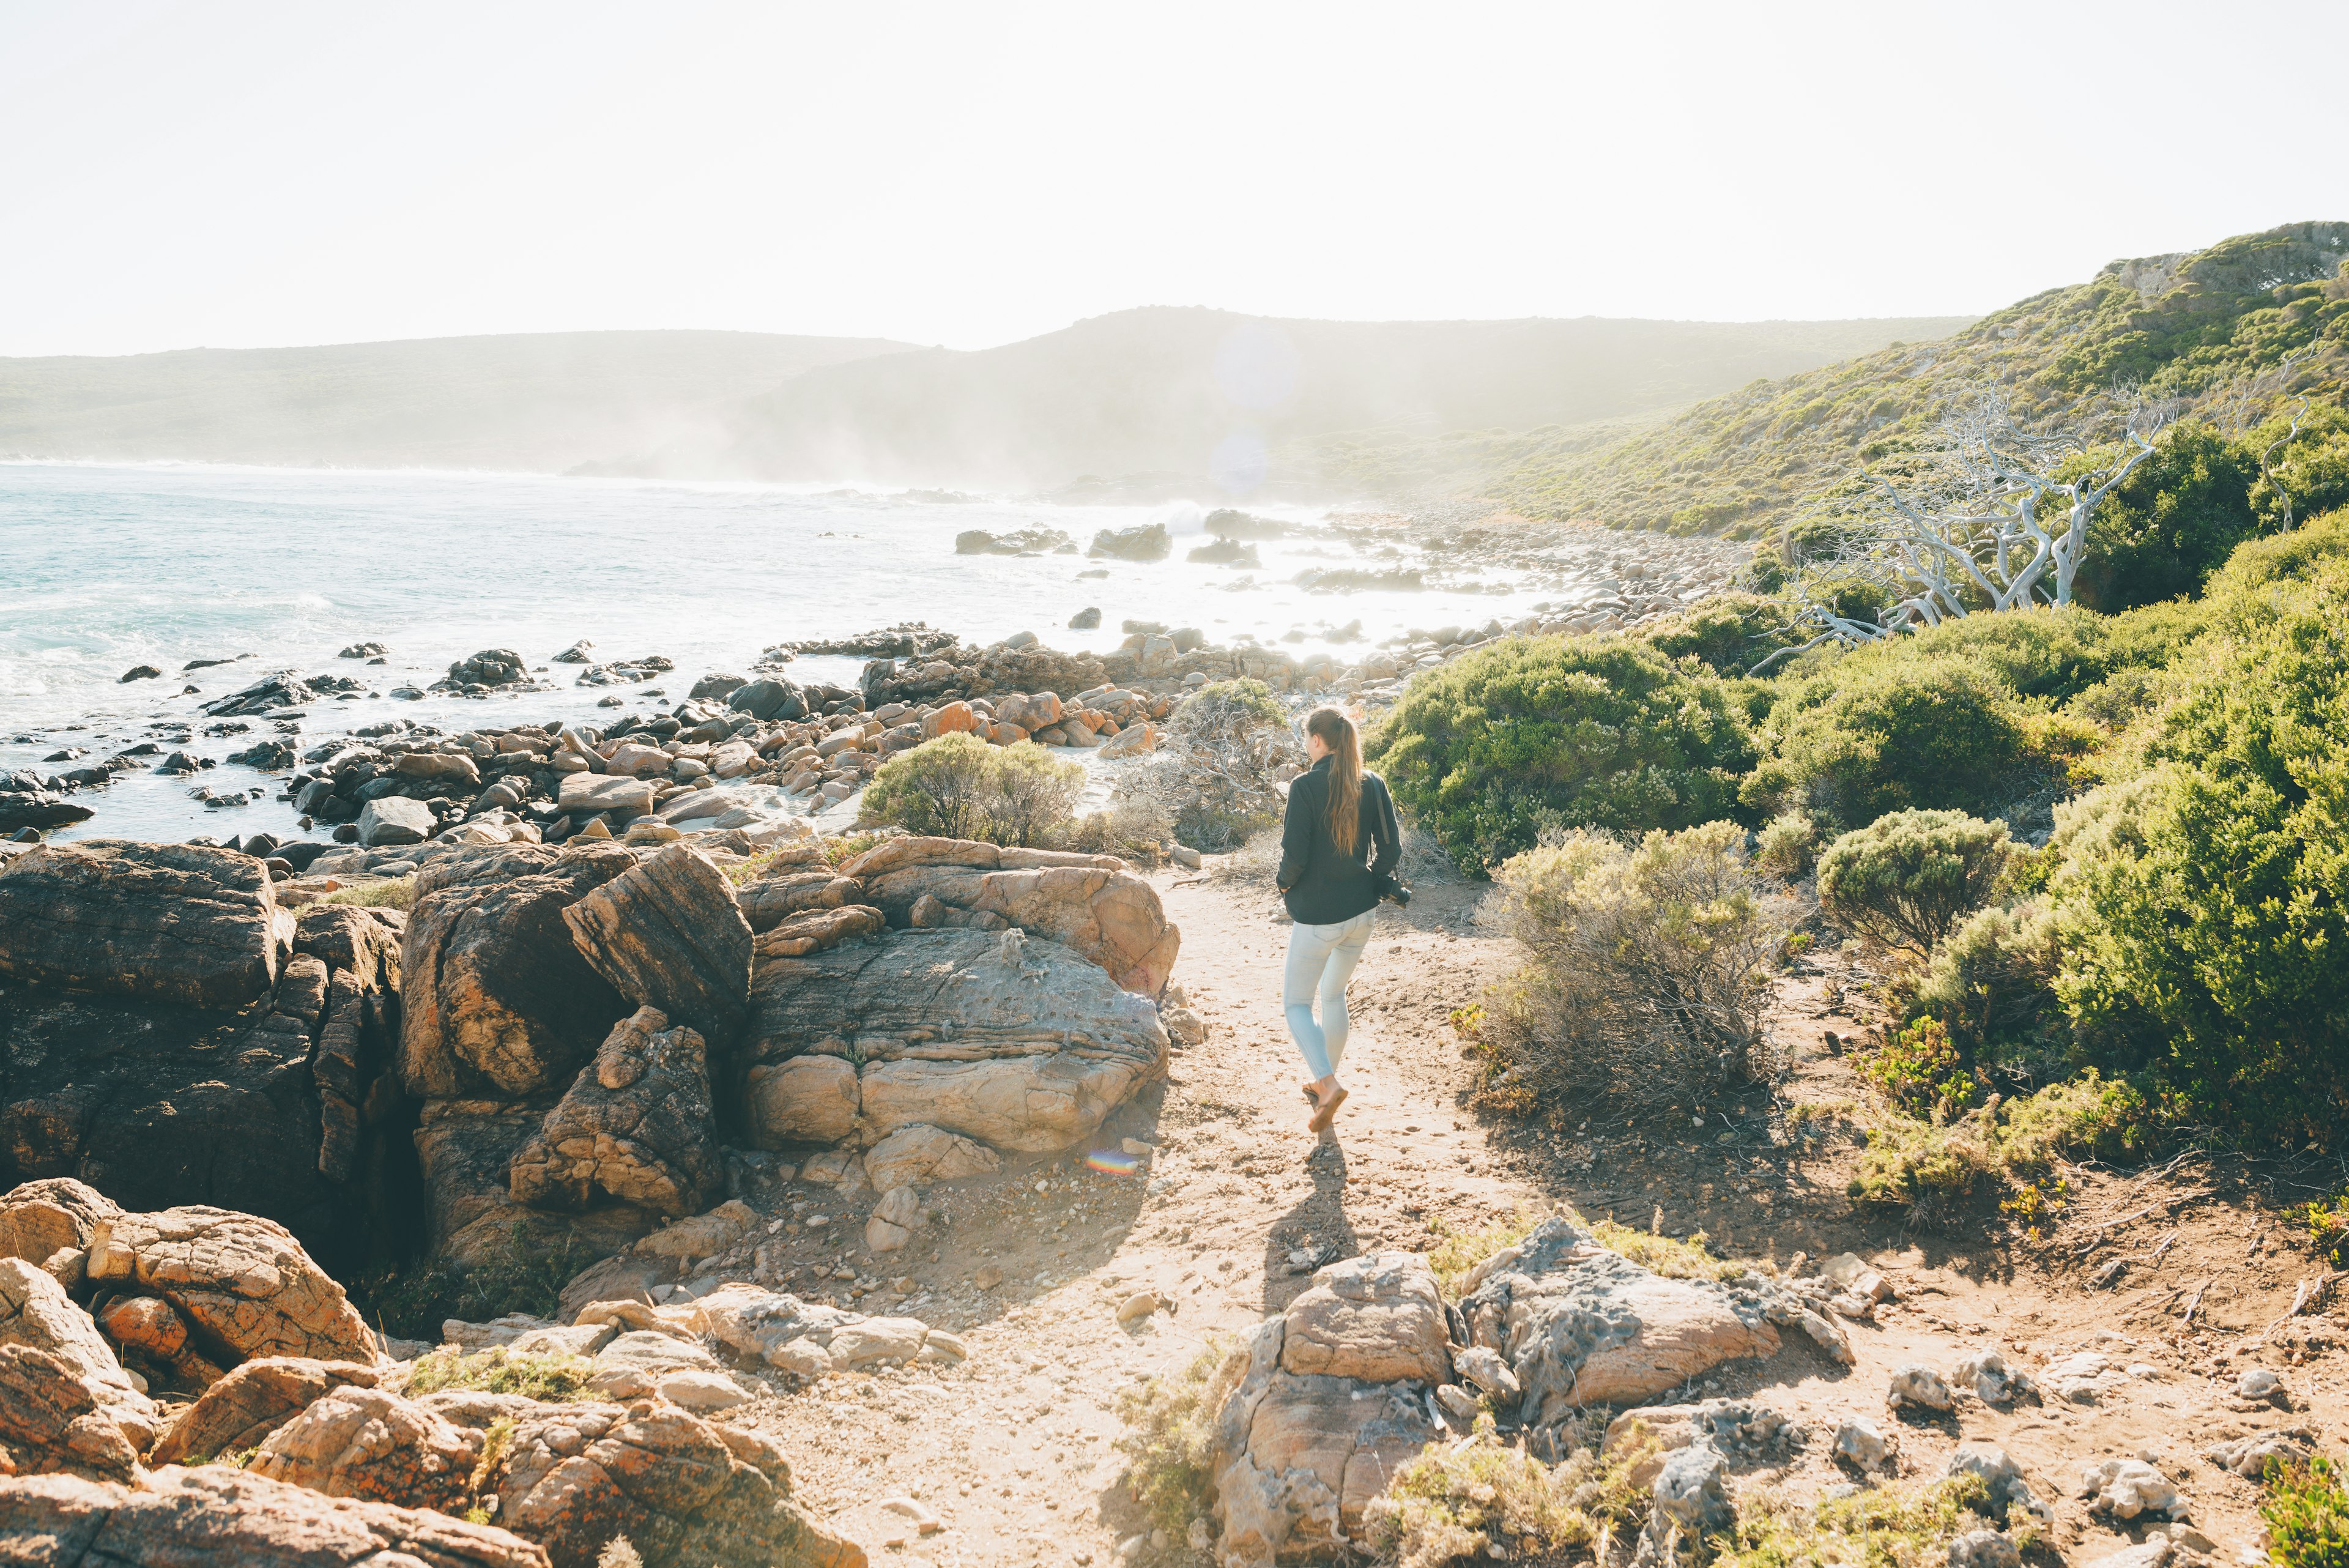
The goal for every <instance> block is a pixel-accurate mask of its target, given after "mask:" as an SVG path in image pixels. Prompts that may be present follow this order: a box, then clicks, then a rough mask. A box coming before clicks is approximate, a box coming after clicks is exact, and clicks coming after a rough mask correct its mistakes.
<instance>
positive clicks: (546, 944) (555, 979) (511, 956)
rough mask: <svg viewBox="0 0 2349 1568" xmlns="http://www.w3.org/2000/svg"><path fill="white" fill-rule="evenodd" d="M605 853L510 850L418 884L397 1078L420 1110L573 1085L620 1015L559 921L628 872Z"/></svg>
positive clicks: (440, 864)
mask: <svg viewBox="0 0 2349 1568" xmlns="http://www.w3.org/2000/svg"><path fill="white" fill-rule="evenodd" d="M635 865H636V857H634V856H633V855H631V854H629V853H628V852H627V851H626V849H623V848H621V847H619V846H616V845H611V844H601V845H598V844H586V845H581V846H576V847H574V846H564V847H563V848H560V849H557V848H553V847H549V846H543V845H508V846H497V847H493V848H483V849H479V850H473V851H465V852H459V853H454V854H449V855H444V856H441V857H439V858H437V859H435V860H434V861H433V862H432V863H431V864H430V865H429V866H428V867H425V868H424V869H423V870H422V871H420V872H419V873H418V874H417V877H416V898H415V902H414V904H413V906H412V907H411V908H410V909H409V919H408V929H407V933H406V940H404V942H403V943H402V946H401V951H400V966H401V970H402V971H403V977H404V981H405V985H404V987H403V991H402V1018H401V1033H400V1069H401V1074H402V1076H403V1077H404V1078H405V1080H406V1082H407V1086H408V1090H409V1093H410V1094H412V1095H414V1096H417V1097H418V1098H419V1099H454V1098H460V1097H465V1096H501V1097H502V1096H525V1095H534V1094H552V1093H555V1092H559V1091H560V1090H561V1089H562V1088H563V1087H564V1085H567V1084H569V1083H570V1082H571V1080H572V1078H573V1077H574V1075H576V1074H577V1073H578V1071H579V1067H580V1064H582V1063H583V1062H585V1060H586V1059H587V1057H588V1056H589V1054H592V1053H593V1052H594V1051H595V1044H596V1042H597V1041H599V1040H601V1039H603V1038H604V1036H605V1033H607V1032H608V1031H609V1030H610V1029H611V1027H612V1024H613V1023H614V1022H615V1021H616V1020H617V1019H619V1018H621V1017H622V1016H624V1015H625V1014H626V1012H628V1008H627V1005H626V1003H625V1002H622V1001H621V1000H620V994H619V992H616V991H614V990H613V989H612V987H611V985H610V984H609V983H608V982H607V981H605V979H604V977H603V976H602V975H600V974H598V973H597V972H596V971H595V969H594V968H593V967H592V966H591V965H590V964H589V963H588V962H587V961H586V960H585V958H583V957H582V956H580V952H579V950H578V949H577V948H576V947H574V945H573V944H572V940H571V928H570V927H569V926H568V925H566V924H565V923H564V919H563V915H564V910H566V909H569V908H570V907H571V906H572V905H574V904H575V903H577V902H578V901H579V900H580V899H581V898H585V897H586V896H587V895H588V894H589V893H591V892H593V891H595V889H596V888H600V887H602V886H603V885H604V884H605V883H606V882H609V881H611V880H612V879H613V878H614V877H618V876H620V875H622V874H623V873H625V872H626V871H628V870H629V869H631V868H632V867H635Z"/></svg>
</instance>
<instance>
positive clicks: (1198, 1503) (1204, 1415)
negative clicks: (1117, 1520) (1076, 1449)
mask: <svg viewBox="0 0 2349 1568" xmlns="http://www.w3.org/2000/svg"><path fill="white" fill-rule="evenodd" d="M1246 1369H1247V1358H1246V1357H1245V1356H1236V1355H1234V1354H1233V1342H1232V1340H1231V1338H1230V1336H1228V1335H1216V1336H1214V1337H1211V1338H1210V1339H1209V1340H1208V1341H1207V1343H1206V1345H1204V1346H1203V1347H1202V1348H1201V1349H1200V1351H1199V1353H1198V1354H1197V1355H1195V1356H1193V1357H1192V1358H1191V1359H1190V1360H1189V1361H1188V1362H1186V1363H1185V1365H1184V1366H1182V1367H1181V1369H1179V1370H1177V1371H1174V1372H1169V1373H1162V1374H1160V1375H1158V1376H1152V1377H1145V1378H1143V1379H1142V1380H1141V1381H1140V1382H1138V1383H1135V1384H1133V1385H1131V1386H1128V1387H1127V1388H1126V1389H1124V1390H1123V1392H1122V1393H1120V1394H1119V1395H1118V1397H1117V1415H1118V1418H1119V1419H1120V1420H1122V1421H1123V1422H1124V1423H1125V1431H1124V1433H1123V1435H1122V1436H1121V1437H1119V1438H1118V1439H1117V1445H1116V1446H1117V1451H1118V1452H1119V1453H1121V1454H1123V1455H1124V1456H1125V1471H1124V1475H1123V1480H1124V1482H1125V1488H1126V1490H1127V1491H1129V1492H1131V1493H1132V1494H1133V1501H1135V1502H1136V1503H1138V1504H1140V1505H1141V1508H1142V1511H1143V1512H1144V1513H1145V1514H1147V1515H1149V1516H1150V1519H1151V1521H1152V1522H1153V1523H1154V1524H1156V1525H1157V1526H1158V1527H1159V1528H1160V1529H1162V1530H1164V1531H1166V1532H1168V1533H1169V1534H1172V1535H1174V1536H1177V1537H1180V1536H1181V1535H1182V1534H1183V1532H1185V1530H1186V1529H1187V1528H1188V1527H1189V1524H1190V1521H1192V1520H1194V1519H1196V1518H1199V1517H1201V1516H1202V1515H1204V1514H1206V1513H1207V1512H1208V1511H1210V1510H1211V1509H1212V1508H1213V1507H1214V1505H1215V1497H1216V1472H1215V1468H1214V1443H1215V1421H1216V1411H1217V1410H1218V1409H1219V1408H1220V1407H1222V1405H1223V1402H1224V1399H1225V1397H1226V1396H1227V1395H1229V1394H1230V1392H1231V1391H1232V1389H1233V1388H1234V1387H1236V1386H1237V1385H1238V1382H1239V1377H1240V1374H1241V1373H1242V1372H1244V1371H1245V1370H1246Z"/></svg>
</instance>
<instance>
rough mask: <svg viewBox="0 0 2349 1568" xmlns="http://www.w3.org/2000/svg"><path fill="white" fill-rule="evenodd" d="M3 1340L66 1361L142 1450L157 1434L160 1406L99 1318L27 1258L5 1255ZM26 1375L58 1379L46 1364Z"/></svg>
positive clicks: (1, 1267) (0, 1306)
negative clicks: (127, 1368)
mask: <svg viewBox="0 0 2349 1568" xmlns="http://www.w3.org/2000/svg"><path fill="white" fill-rule="evenodd" d="M0 1345H21V1346H22V1347H24V1348H25V1349H26V1350H29V1351H37V1352H39V1353H40V1354H41V1355H45V1356H47V1357H49V1358H50V1359H51V1360H53V1361H54V1362H56V1363H57V1366H62V1367H64V1368H65V1370H66V1373H67V1376H70V1377H71V1378H72V1380H73V1381H74V1383H75V1384H76V1385H77V1386H79V1387H80V1388H81V1389H82V1391H83V1394H84V1396H86V1397H87V1398H88V1405H89V1407H90V1409H92V1410H96V1411H98V1413H100V1414H101V1415H103V1416H104V1417H105V1418H106V1419H107V1420H108V1421H109V1422H111V1423H112V1424H113V1425H114V1426H115V1427H116V1428H118V1429H119V1430H120V1432H121V1434H122V1436H123V1437H124V1438H126V1439H127V1440H129V1442H130V1443H131V1444H132V1446H133V1447H134V1449H136V1450H137V1451H138V1452H140V1453H144V1452H145V1451H146V1450H147V1447H148V1445H149V1444H150V1443H152V1442H153V1441H154V1440H155V1428H156V1417H155V1406H154V1404H153V1402H152V1401H151V1400H150V1399H149V1398H148V1397H147V1396H146V1395H144V1394H142V1393H140V1391H139V1390H138V1389H137V1388H136V1387H134V1386H131V1382H130V1378H129V1375H128V1374H126V1373H125V1372H124V1371H123V1369H122V1364H121V1362H119V1361H118V1360H116V1359H115V1355H114V1352H113V1351H112V1350H111V1349H109V1347H108V1345H107V1343H106V1341H105V1339H104V1338H103V1337H102V1336H101V1335H100V1334H98V1324H96V1323H95V1322H94V1321H92V1319H91V1318H90V1315H89V1314H88V1313H87V1312H84V1311H83V1310H82V1308H81V1306H80V1303H77V1302H76V1301H74V1300H73V1298H71V1297H70V1296H68V1295H67V1294H66V1292H65V1287H64V1286H63V1285H60V1284H58V1283H57V1281H55V1280H53V1279H51V1278H50V1277H49V1276H48V1275H47V1274H46V1273H44V1272H41V1271H40V1270H39V1269H36V1268H35V1267H34V1266H33V1265H32V1264H30V1263H27V1262H25V1261H24V1260H23V1259H21V1258H0ZM25 1375H26V1376H27V1377H31V1378H33V1379H34V1380H35V1381H36V1382H41V1383H43V1384H44V1385H46V1384H47V1383H49V1382H51V1381H53V1379H51V1378H50V1377H49V1376H48V1374H47V1371H46V1368H41V1369H32V1368H27V1369H25ZM75 1403H76V1406H77V1408H78V1400H77V1401H75ZM75 1418H77V1419H78V1416H77V1417H75Z"/></svg>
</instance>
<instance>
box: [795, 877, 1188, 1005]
mask: <svg viewBox="0 0 2349 1568" xmlns="http://www.w3.org/2000/svg"><path fill="white" fill-rule="evenodd" d="M841 875H842V876H843V877H853V878H854V879H856V880H857V881H858V882H859V883H860V884H861V885H862V886H863V888H864V898H862V899H861V900H860V901H861V902H863V903H865V904H869V905H871V906H873V907H874V908H875V909H880V910H881V911H882V912H883V913H884V914H885V915H886V916H887V917H888V918H889V923H890V924H891V925H893V926H898V927H905V926H916V925H924V924H961V923H964V922H961V921H949V920H942V919H938V918H937V917H936V915H934V914H933V915H931V916H930V917H929V918H928V919H923V918H921V917H920V915H918V914H917V910H919V909H921V907H922V904H923V900H925V899H930V900H933V901H934V902H935V903H936V906H937V907H938V908H939V909H946V910H956V911H961V912H963V913H966V914H968V915H971V916H978V917H981V918H982V920H984V919H985V918H987V917H991V918H992V923H995V924H997V925H999V926H1017V927H1019V928H1020V929H1023V930H1025V931H1028V932H1030V934H1032V935H1035V936H1040V937H1048V938H1050V939H1051V940H1053V941H1056V942H1059V943H1061V945H1062V946H1064V947H1067V948H1070V949H1071V950H1074V951H1076V952H1078V953H1080V954H1081V955H1082V956H1084V957H1086V958H1088V959H1091V960H1092V961H1093V962H1095V963H1098V964H1100V965H1101V966H1102V968H1103V969H1104V970H1107V971H1109V973H1110V975H1111V977H1112V979H1114V980H1115V981H1117V982H1118V983H1119V984H1120V985H1122V986H1124V987H1125V988H1126V989H1127V990H1129V991H1136V992H1142V993H1143V994H1144V995H1148V996H1155V995H1156V994H1157V993H1158V992H1159V991H1160V990H1162V989H1163V988H1164V986H1165V984H1166V977H1167V975H1168V974H1169V973H1170V972H1172V971H1173V970H1174V959H1175V955H1176V954H1177V953H1178V952H1180V951H1181V950H1182V945H1183V933H1182V931H1181V929H1179V928H1178V927H1176V926H1174V925H1173V924H1171V923H1170V922H1169V921H1168V920H1167V919H1166V917H1165V912H1164V909H1162V908H1161V906H1160V903H1159V899H1158V893H1157V889H1155V888H1152V887H1151V886H1150V884H1149V883H1148V882H1146V881H1144V880H1143V879H1142V878H1141V877H1137V876H1135V875H1134V874H1133V871H1132V870H1131V869H1130V868H1129V867H1127V866H1126V864H1125V862H1124V861H1123V860H1120V859H1118V858H1116V857H1114V856H1108V855H1074V854H1067V853H1062V852H1060V851H1055V850H1047V849H1005V848H1000V847H999V846H996V845H992V844H983V843H978V842H975V841H972V840H968V839H955V838H920V837H904V838H892V839H889V840H886V841H885V842H884V843H882V844H879V845H876V846H874V847H873V848H872V849H869V850H867V851H865V853H864V854H863V855H860V856H858V857H856V858H855V859H854V860H852V861H850V862H849V863H848V864H847V865H845V866H843V867H841Z"/></svg>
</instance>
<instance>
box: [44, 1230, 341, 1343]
mask: <svg viewBox="0 0 2349 1568" xmlns="http://www.w3.org/2000/svg"><path fill="white" fill-rule="evenodd" d="M0 1266H5V1265H0ZM89 1277H90V1279H91V1281H92V1282H96V1283H99V1284H103V1285H108V1286H111V1287H112V1288H114V1289H116V1290H137V1291H140V1292H144V1293H148V1294H150V1295H157V1296H160V1297H162V1298H163V1299H164V1300H165V1301H167V1302H169V1303H171V1306H172V1307H173V1309H174V1310H175V1311H177V1312H178V1314H180V1316H181V1318H182V1319H184V1320H185V1321H186V1322H187V1324H189V1326H190V1327H191V1328H192V1329H193V1330H194V1331H195V1332H196V1334H197V1335H198V1336H199V1338H200V1340H201V1341H202V1344H203V1345H204V1347H205V1348H206V1349H207V1350H210V1351H212V1352H214V1353H215V1355H216V1358H219V1359H223V1360H228V1361H244V1360H249V1359H251V1358H252V1357H254V1356H258V1355H302V1356H310V1357H313V1358H316V1359H317V1360H321V1361H357V1362H359V1363H362V1364H364V1365H368V1366H372V1365H374V1364H375V1362H376V1361H377V1359H378V1354H377V1348H376V1339H375V1335H374V1334H373V1333H372V1332H371V1331H370V1330H369V1329H368V1328H367V1320H366V1319H364V1318H362V1317H360V1316H359V1314H358V1309H357V1308H356V1307H354V1306H353V1305H351V1303H350V1302H349V1301H348V1299H347V1298H346V1297H345V1296H344V1294H343V1287H342V1286H340V1285H338V1284H336V1282H334V1281H333V1280H332V1279H329V1278H328V1277H327V1276H326V1272H325V1271H324V1270H322V1269H320V1268H319V1267H318V1266H317V1264H316V1263H314V1262H311V1261H310V1256H309V1254H308V1253H307V1252H305V1251H303V1250H302V1244H301V1243H300V1242H299V1241H295V1239H294V1237H293V1235H292V1234H291V1233H290V1232H289V1231H286V1229H285V1227H284V1226H282V1225H278V1224H275V1223H273V1222H272V1221H270V1220H264V1219H261V1218H260V1217H259V1216H257V1215H253V1214H238V1213H233V1212H231V1211H229V1210H224V1209H207V1208H182V1209H166V1210H161V1211H160V1212H158V1213H153V1214H126V1215H123V1216H121V1217H120V1218H119V1219H115V1220H107V1221H105V1222H104V1223H102V1224H101V1225H99V1226H98V1230H97V1233H96V1234H95V1235H94V1236H93V1237H92V1239H91V1241H90V1249H89Z"/></svg>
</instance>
